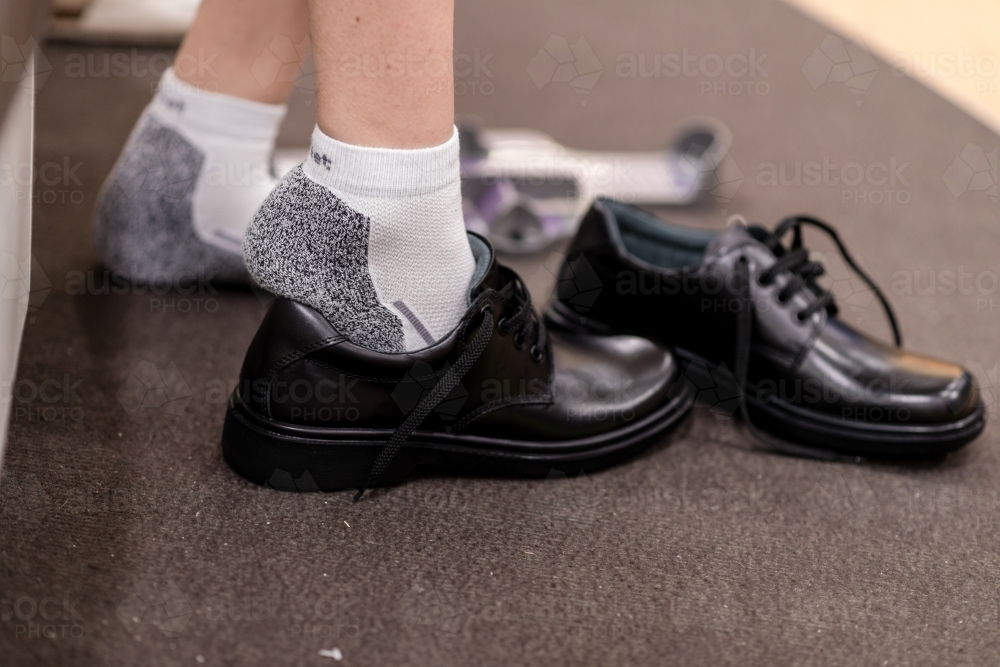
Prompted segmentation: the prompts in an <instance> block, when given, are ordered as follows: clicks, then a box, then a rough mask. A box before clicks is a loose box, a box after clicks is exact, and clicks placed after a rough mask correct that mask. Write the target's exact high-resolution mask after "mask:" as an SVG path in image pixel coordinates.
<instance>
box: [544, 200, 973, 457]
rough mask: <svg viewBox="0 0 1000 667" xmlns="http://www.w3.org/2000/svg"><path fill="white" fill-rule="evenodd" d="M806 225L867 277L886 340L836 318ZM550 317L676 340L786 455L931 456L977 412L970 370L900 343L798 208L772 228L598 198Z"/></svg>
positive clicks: (711, 385)
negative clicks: (687, 220) (667, 214)
mask: <svg viewBox="0 0 1000 667" xmlns="http://www.w3.org/2000/svg"><path fill="white" fill-rule="evenodd" d="M805 225H808V226H811V227H815V228H818V229H820V230H822V231H824V232H826V233H827V234H828V235H829V236H830V237H831V238H832V239H833V241H834V242H835V243H836V245H837V247H838V249H839V250H840V252H841V254H842V255H843V257H844V260H845V261H846V263H847V264H848V265H849V266H850V267H851V268H852V269H854V270H855V271H856V272H857V273H858V275H859V276H860V277H861V278H862V279H863V280H864V281H865V282H866V283H867V284H868V285H869V286H870V287H871V289H872V290H873V292H874V294H875V296H877V297H878V299H879V301H880V302H881V303H882V305H883V307H884V308H885V311H886V314H887V315H888V318H889V322H890V324H891V326H892V329H893V332H894V334H895V338H896V345H895V347H892V346H889V345H885V344H883V343H880V342H878V341H876V340H873V339H872V338H869V337H868V336H866V335H865V334H863V333H861V332H859V331H857V330H855V329H854V328H852V327H851V326H850V325H848V324H846V323H844V322H843V321H842V320H840V319H839V318H838V317H837V307H836V305H835V304H834V301H833V296H832V295H831V294H830V293H829V292H828V291H826V290H824V289H822V288H821V287H820V286H819V285H818V284H817V282H816V278H817V277H819V276H820V275H821V274H822V273H823V267H822V266H821V265H820V264H819V263H817V262H814V261H811V260H810V258H809V253H808V251H807V250H806V248H804V247H803V246H802V227H803V226H805ZM789 232H793V233H794V236H793V240H792V242H791V244H790V245H789V246H785V245H783V244H782V239H783V238H784V237H785V236H786V235H787V234H788V233H789ZM546 320H547V321H548V322H549V324H550V325H551V326H550V328H553V329H555V328H563V329H568V330H575V331H587V332H601V333H606V334H623V333H625V334H632V335H638V336H643V337H646V338H650V339H652V340H656V341H658V342H660V343H662V344H665V345H668V346H672V347H673V348H674V353H675V355H676V356H677V357H678V360H679V361H680V362H681V364H682V366H684V368H683V369H682V370H683V376H684V377H685V378H686V379H689V380H691V381H692V382H693V383H694V384H695V385H696V386H698V387H700V388H701V389H702V390H703V391H704V390H708V392H709V393H711V394H712V396H714V397H715V399H716V401H722V403H721V404H720V407H723V406H728V407H730V408H731V409H732V411H733V412H735V411H737V410H738V411H739V412H740V413H741V415H742V416H743V418H744V420H745V421H746V423H747V425H748V427H749V428H750V429H751V431H752V432H753V434H754V435H755V436H756V437H758V438H759V439H760V440H762V441H763V442H765V443H766V444H768V445H770V446H771V447H773V448H774V449H777V450H780V451H783V452H785V453H789V454H796V455H804V456H814V457H820V458H837V457H838V456H839V455H846V456H855V457H857V456H863V457H920V456H931V455H935V454H941V453H944V452H947V451H950V450H953V449H956V448H958V447H960V446H962V445H964V444H965V443H967V442H969V441H970V440H972V439H974V438H975V437H976V436H978V435H979V433H980V432H981V431H982V430H983V427H984V424H985V422H984V417H983V414H984V411H983V404H982V401H981V399H980V397H979V392H978V389H977V387H976V383H975V381H974V380H973V378H972V376H971V375H970V374H969V372H968V371H966V370H965V369H963V368H962V367H960V366H957V365H954V364H950V363H947V362H944V361H939V360H937V359H933V358H930V357H925V356H921V355H917V354H913V353H909V352H905V351H903V350H902V349H901V345H902V340H901V337H900V335H899V331H898V327H897V325H896V320H895V316H894V315H893V313H892V310H891V308H890V307H889V304H888V302H887V301H886V300H885V298H884V297H883V295H882V293H881V292H880V291H879V290H878V288H877V287H876V286H875V284H874V282H872V280H871V279H870V278H869V277H868V276H867V275H866V274H865V273H864V272H863V271H862V270H861V269H860V267H858V266H857V265H856V263H855V262H854V261H853V259H852V258H851V257H850V254H849V253H848V252H847V250H846V248H844V246H843V244H842V243H841V241H840V239H839V237H838V236H837V234H836V232H835V231H834V230H833V229H832V228H831V227H830V226H828V225H826V224H825V223H823V222H820V221H818V220H815V219H813V218H809V217H805V216H795V217H791V218H787V219H786V220H784V221H782V222H781V223H780V224H779V225H778V227H777V229H776V230H775V231H774V232H769V231H768V230H766V229H764V228H762V227H757V226H751V227H746V226H744V225H735V226H732V227H730V228H728V229H727V230H726V231H724V232H721V233H718V232H709V231H702V230H695V229H688V228H683V227H678V226H675V225H671V224H669V223H666V222H663V221H661V220H659V219H658V218H656V217H654V216H652V215H650V214H649V213H646V212H644V211H642V210H640V209H637V208H635V207H632V206H628V205H626V204H622V203H620V202H615V201H610V200H598V201H597V202H595V204H594V206H593V208H592V209H591V210H590V212H589V213H587V215H586V216H585V217H584V220H583V222H582V223H581V226H580V229H579V231H578V233H577V235H576V238H575V239H574V241H573V243H572V246H571V248H570V251H569V253H568V254H567V257H566V262H565V263H564V264H563V267H562V269H561V273H560V276H559V283H558V286H557V293H556V294H555V295H554V296H553V299H552V301H551V302H550V304H549V306H548V307H547V309H546ZM726 399H728V403H725V400H726ZM755 425H756V426H760V427H763V428H766V429H767V430H768V431H770V432H771V433H772V434H776V435H778V436H779V437H778V438H775V437H773V436H772V435H765V434H764V433H761V432H760V431H759V430H758V429H757V428H756V427H755ZM782 438H787V439H788V440H791V441H792V442H789V441H787V440H784V439H782Z"/></svg>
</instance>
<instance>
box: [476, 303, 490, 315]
mask: <svg viewBox="0 0 1000 667" xmlns="http://www.w3.org/2000/svg"><path fill="white" fill-rule="evenodd" d="M479 312H480V313H482V314H483V315H485V314H486V313H490V314H492V313H493V304H492V303H488V304H486V305H485V306H483V307H482V308H480V309H479Z"/></svg>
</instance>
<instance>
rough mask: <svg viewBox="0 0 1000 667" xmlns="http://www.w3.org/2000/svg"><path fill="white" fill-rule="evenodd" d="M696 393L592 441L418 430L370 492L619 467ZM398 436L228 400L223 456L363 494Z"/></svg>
mask: <svg viewBox="0 0 1000 667" xmlns="http://www.w3.org/2000/svg"><path fill="white" fill-rule="evenodd" d="M693 404H694V391H693V388H692V387H691V386H690V385H689V384H688V383H678V384H677V386H676V388H675V390H674V391H673V392H672V393H671V397H670V400H669V401H668V402H667V403H666V404H664V405H663V406H662V407H660V408H659V409H658V410H657V411H656V412H654V413H652V414H650V415H647V416H646V417H644V418H642V419H637V420H636V421H635V422H634V423H632V424H629V425H628V426H627V427H625V428H622V429H619V430H617V431H613V432H609V433H605V434H601V435H599V436H594V437H591V438H586V439H580V440H572V441H558V442H546V441H538V442H526V441H518V440H503V439H499V438H486V437H480V436H469V435H460V434H448V433H429V432H422V431H417V432H415V433H414V434H413V435H412V436H411V437H410V439H409V440H407V442H406V444H405V445H404V446H403V448H402V449H401V450H400V451H399V453H398V454H397V455H396V457H395V458H394V459H393V462H392V465H391V466H390V467H389V469H388V470H386V472H385V473H384V474H383V475H382V476H381V477H380V478H379V480H378V481H377V483H375V484H373V485H372V486H392V485H394V484H398V483H400V482H402V481H403V480H404V479H405V478H406V477H407V476H408V475H409V474H410V473H411V472H412V471H413V469H414V468H417V467H421V466H427V467H441V468H448V469H453V470H458V471H463V472H465V473H467V474H477V475H495V476H519V477H545V476H547V475H549V474H550V473H551V472H552V471H558V472H561V473H563V474H566V475H575V474H578V473H580V472H584V471H590V470H596V469H599V468H604V467H607V466H610V465H613V464H615V463H618V462H620V461H622V460H624V459H626V458H629V457H631V456H633V455H635V454H636V453H638V452H639V451H640V450H641V449H643V448H645V447H646V446H647V445H649V444H650V443H651V441H652V440H653V439H655V438H656V437H657V436H660V435H663V434H664V433H666V432H667V431H668V430H670V429H671V428H673V427H674V426H676V425H677V424H678V423H679V422H680V421H681V420H682V419H683V418H684V417H685V416H686V415H687V414H688V413H689V412H690V410H691V407H692V405H693ZM391 434H392V431H391V430H389V429H386V430H364V429H335V428H323V427H309V426H296V425H292V424H286V423H282V422H277V421H274V420H270V419H267V418H265V417H262V416H260V415H258V414H256V413H254V412H253V411H251V410H250V409H248V408H247V407H246V406H245V404H244V403H243V402H242V401H240V400H239V398H238V396H237V395H236V394H235V393H234V394H233V396H231V397H230V399H229V408H228V410H227V412H226V420H225V425H224V427H223V430H222V453H223V456H224V457H225V459H226V462H227V463H228V464H229V466H230V467H231V468H232V469H233V470H235V471H236V472H238V473H239V474H240V475H242V476H243V477H246V478H247V479H249V480H250V481H252V482H255V483H257V484H266V485H268V486H271V487H273V488H276V489H280V490H284V491H336V490H340V489H357V488H360V487H361V486H362V485H364V484H366V483H367V482H368V478H369V474H370V472H371V469H372V464H373V463H374V462H375V457H377V456H378V454H379V452H380V451H381V450H382V447H383V446H384V445H385V443H386V441H387V440H388V439H389V436H390V435H391Z"/></svg>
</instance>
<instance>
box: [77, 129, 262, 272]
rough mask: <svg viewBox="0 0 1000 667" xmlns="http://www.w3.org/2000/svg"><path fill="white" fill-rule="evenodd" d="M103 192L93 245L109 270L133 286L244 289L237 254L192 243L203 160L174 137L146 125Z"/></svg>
mask: <svg viewBox="0 0 1000 667" xmlns="http://www.w3.org/2000/svg"><path fill="white" fill-rule="evenodd" d="M142 122H143V126H142V128H141V130H140V131H139V133H138V134H137V135H136V136H135V137H134V138H133V139H131V140H130V141H129V144H128V145H127V146H126V148H125V153H124V154H123V155H122V157H121V158H120V159H119V161H118V163H117V164H116V165H115V169H114V171H113V172H112V174H111V176H110V178H109V179H108V182H107V183H106V184H105V186H104V189H103V191H102V193H101V196H100V199H99V201H98V204H97V210H96V213H95V217H94V245H95V246H96V248H97V252H98V254H99V255H100V257H101V259H102V261H103V262H104V263H105V264H106V265H107V266H108V268H110V269H112V270H115V271H122V272H124V273H127V274H128V275H129V276H131V277H132V278H133V279H134V280H138V281H140V282H147V281H151V280H154V279H155V280H162V279H163V276H164V275H165V276H166V277H167V278H168V279H169V280H170V281H171V282H172V283H175V282H177V281H180V282H186V281H189V280H195V279H198V278H201V279H208V280H211V281H213V282H218V283H239V284H249V282H250V276H249V274H248V273H247V270H246V267H245V265H244V264H243V258H242V257H241V256H240V255H239V254H238V253H233V252H227V251H225V250H222V249H221V248H217V247H215V246H212V245H209V244H207V243H205V242H204V241H202V240H201V239H200V238H198V236H197V234H195V231H194V228H193V227H192V210H191V205H192V204H191V202H192V198H193V196H194V189H195V184H196V183H197V180H198V175H199V174H200V173H201V169H202V166H203V163H204V160H205V156H204V154H203V153H202V152H201V151H199V150H198V149H197V148H195V147H194V146H192V145H191V144H190V143H189V142H188V141H186V140H185V139H184V138H183V137H182V136H181V135H180V134H178V133H177V132H175V131H174V130H172V129H170V128H168V127H166V126H164V125H162V124H160V123H158V122H156V121H155V120H154V119H153V118H146V119H145V120H144V121H142Z"/></svg>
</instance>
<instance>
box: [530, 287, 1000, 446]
mask: <svg viewBox="0 0 1000 667" xmlns="http://www.w3.org/2000/svg"><path fill="white" fill-rule="evenodd" d="M545 320H546V324H548V325H549V326H552V327H553V328H562V329H569V330H572V331H577V332H587V333H591V334H595V333H599V334H603V335H610V334H612V333H623V332H617V331H612V330H611V328H610V327H607V326H606V325H604V324H602V323H598V322H587V321H585V320H582V319H581V318H580V317H579V316H578V315H576V314H575V313H572V312H569V311H568V309H567V308H566V307H565V306H562V304H559V303H558V302H556V303H552V302H550V303H549V304H548V305H547V306H546V308H545ZM674 354H675V355H676V357H677V359H678V361H679V362H681V372H682V376H681V383H682V384H689V385H692V386H694V385H697V386H698V387H712V388H713V389H715V393H716V395H717V396H718V395H722V396H731V397H734V398H733V400H732V401H731V402H732V404H733V409H732V411H731V412H729V414H730V416H733V415H734V413H735V411H736V403H735V397H737V396H738V395H739V391H738V388H737V386H736V383H735V380H734V379H733V378H732V377H731V376H729V377H727V376H728V375H729V374H728V373H727V374H717V375H710V374H707V372H706V371H707V369H709V368H714V367H716V366H717V365H718V364H717V363H716V362H712V361H710V360H708V359H705V358H703V357H701V356H699V355H697V354H695V353H693V352H691V351H689V350H684V349H675V350H674ZM703 369H704V370H703ZM695 391H697V389H696V390H695ZM757 393H758V392H757V387H756V386H755V385H754V384H750V385H749V386H748V387H747V409H748V410H749V412H750V414H751V416H752V417H753V422H754V425H756V426H759V427H761V428H764V429H766V430H768V431H769V432H771V433H774V434H775V435H780V436H782V437H785V438H788V439H789V440H791V441H793V442H797V443H801V444H803V445H807V446H809V447H817V448H822V449H826V450H829V451H831V452H835V453H837V454H842V455H847V456H861V457H864V458H878V459H913V458H929V457H934V456H941V455H944V454H947V453H948V452H951V451H954V450H956V449H959V448H961V447H962V446H964V445H966V444H968V443H969V442H971V441H972V440H975V439H976V438H977V437H978V436H979V434H980V433H982V432H983V429H984V428H985V427H986V418H985V414H986V411H985V408H984V406H983V404H982V401H980V402H979V404H978V405H977V406H976V408H975V410H973V412H972V413H971V414H969V415H966V416H965V417H963V418H961V419H958V420H956V421H953V422H947V423H944V424H933V425H929V424H927V425H919V424H912V425H911V424H900V423H898V422H896V423H873V422H858V421H848V420H845V419H837V418H836V417H834V416H831V415H829V414H826V413H821V412H816V411H814V410H808V409H805V408H801V407H799V406H796V405H793V404H791V403H788V402H787V401H784V400H782V399H780V398H778V397H774V398H772V399H771V400H769V401H760V400H758V399H756V398H755V396H756V395H757ZM875 407H877V406H875Z"/></svg>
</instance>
